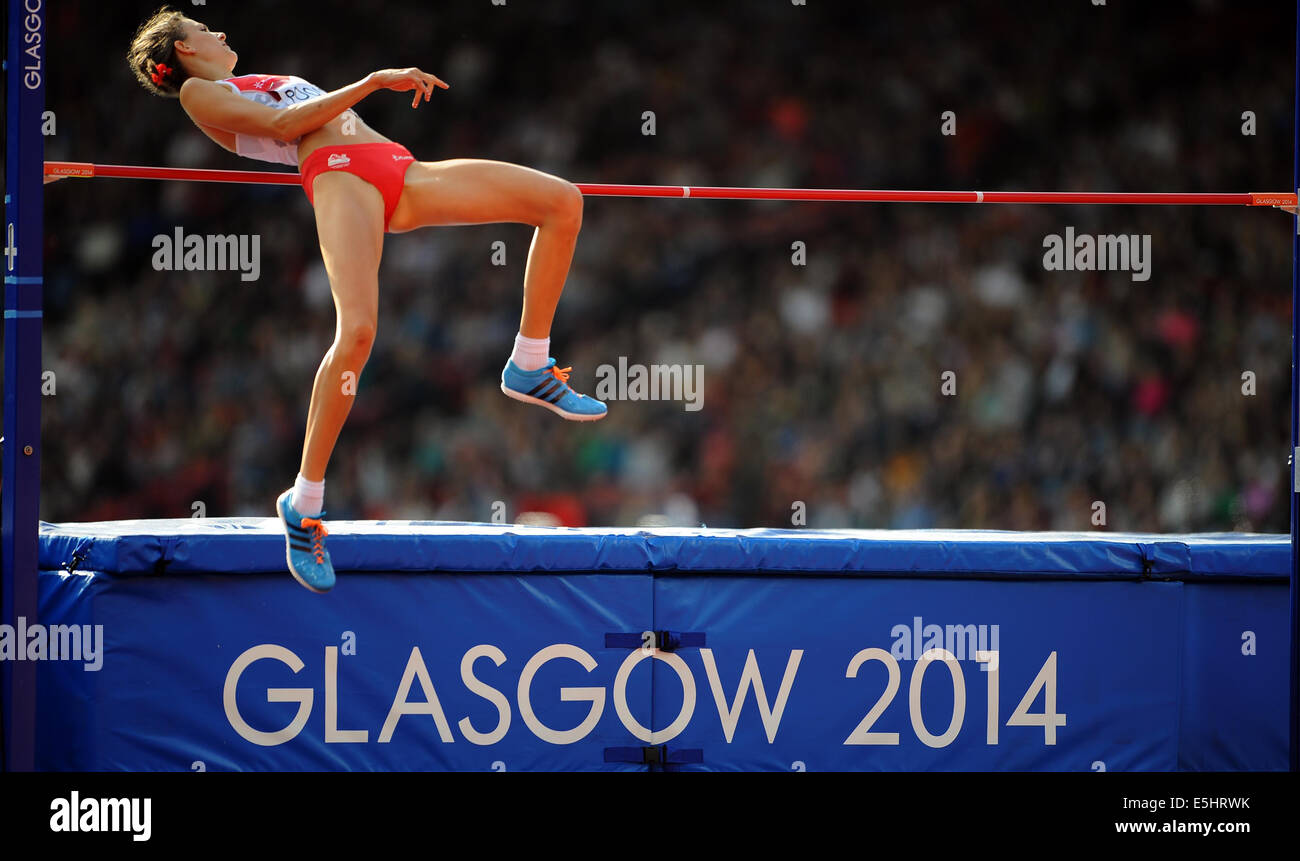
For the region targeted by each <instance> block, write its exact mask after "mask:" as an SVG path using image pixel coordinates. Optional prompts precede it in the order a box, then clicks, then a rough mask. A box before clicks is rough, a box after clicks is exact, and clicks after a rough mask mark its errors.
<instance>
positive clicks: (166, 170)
mask: <svg viewBox="0 0 1300 861" xmlns="http://www.w3.org/2000/svg"><path fill="white" fill-rule="evenodd" d="M69 177H83V178H88V177H113V178H118V179H166V180H190V181H193V182H236V183H250V184H264V185H265V184H269V185H298V184H299V182H300V181H301V177H300V176H299V175H298V174H296V173H287V172H284V171H260V170H203V169H198V168H185V167H137V166H132V165H120V164H90V163H88V162H74V161H47V162H45V178H46V182H53V181H54V180H56V179H65V178H69ZM575 185H577V186H578V189H579V190H580V191H581V192H582V193H583V194H585V195H588V196H594V197H704V198H711V199H714V200H807V201H813V200H838V201H860V202H870V203H1083V204H1101V203H1113V204H1154V205H1164V206H1233V205H1235V206H1296V195H1295V194H1294V193H1287V192H1279V193H1273V192H1241V193H1235V194H1225V193H1219V194H1210V193H1207V194H1198V193H1183V192H1128V193H1124V192H1082V191H883V190H870V189H841V188H728V187H720V186H701V185H610V184H601V183H581V182H580V183H575Z"/></svg>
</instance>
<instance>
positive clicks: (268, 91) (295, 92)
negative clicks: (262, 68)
mask: <svg viewBox="0 0 1300 861" xmlns="http://www.w3.org/2000/svg"><path fill="white" fill-rule="evenodd" d="M217 83H218V84H225V85H226V86H228V87H230V89H231V90H233V91H234V92H235V93H236V94H237V95H240V96H243V97H244V98H246V99H250V100H252V101H254V102H257V103H258V104H259V105H266V106H267V107H268V108H273V109H275V110H283V109H284V108H287V107H289V106H290V105H296V104H299V103H301V102H306V101H310V100H311V99H315V98H319V97H320V96H323V95H325V91H324V90H322V89H321V88H320V87H317V86H316V85H315V84H311V83H308V82H307V81H304V80H303V79H302V78H299V77H298V76H297V75H240V76H239V77H237V78H225V79H223V80H220V81H217ZM300 140H302V138H298V139H297V140H294V141H292V142H285V141H280V140H276V139H275V138H268V137H256V136H254V135H241V134H236V135H235V152H237V153H239V154H240V155H242V156H245V157H247V158H255V159H257V160H259V161H270V162H275V163H276V164H288V165H292V166H293V167H297V166H298V141H300Z"/></svg>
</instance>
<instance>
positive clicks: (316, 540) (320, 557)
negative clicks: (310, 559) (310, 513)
mask: <svg viewBox="0 0 1300 861" xmlns="http://www.w3.org/2000/svg"><path fill="white" fill-rule="evenodd" d="M298 525H299V526H301V527H302V528H303V529H310V530H311V552H312V553H314V554H316V564H317V565H324V564H325V545H324V543H323V542H324V541H325V536H326V535H329V531H328V530H326V529H325V524H323V523H321V522H320V519H319V518H315V517H304V518H303V519H302V523H300V524H298Z"/></svg>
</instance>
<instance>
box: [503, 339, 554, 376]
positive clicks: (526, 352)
mask: <svg viewBox="0 0 1300 861" xmlns="http://www.w3.org/2000/svg"><path fill="white" fill-rule="evenodd" d="M550 353H551V339H550V338H525V337H524V336H523V335H522V334H520V335H515V351H514V352H513V353H511V354H510V361H512V362H514V363H515V364H516V365H518V366H519V368H520V370H523V371H535V370H537V369H538V368H544V367H546V360H547V359H549V358H550Z"/></svg>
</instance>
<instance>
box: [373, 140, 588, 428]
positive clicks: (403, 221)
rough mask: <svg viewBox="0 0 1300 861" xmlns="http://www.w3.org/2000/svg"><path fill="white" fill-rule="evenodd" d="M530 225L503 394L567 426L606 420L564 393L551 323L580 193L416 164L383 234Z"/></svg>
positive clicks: (543, 180) (510, 174)
mask: <svg viewBox="0 0 1300 861" xmlns="http://www.w3.org/2000/svg"><path fill="white" fill-rule="evenodd" d="M502 221H506V222H517V223H520V224H531V225H533V226H534V227H536V228H537V229H536V230H535V231H534V232H533V242H532V245H531V246H530V247H529V249H528V262H527V264H526V266H525V267H524V308H523V313H522V314H521V315H520V318H519V335H518V337H516V338H515V346H514V352H512V353H511V356H510V360H509V361H508V362H506V366H505V368H504V369H503V370H502V372H501V391H502V392H504V393H505V394H506V395H507V396H509V397H511V398H514V399H515V400H518V401H523V402H525V403H531V404H537V405H538V406H542V407H545V408H547V409H549V410H551V411H552V412H554V413H557V414H558V415H560V416H563V417H564V418H566V419H570V420H572V421H592V420H595V419H600V418H604V416H605V405H604V404H602V403H601V402H600V401H597V400H594V399H592V398H588V397H586V396H585V395H581V394H578V393H577V392H575V391H574V390H573V389H572V388H570V387H569V385H568V379H569V370H570V369H569V368H559V367H556V362H555V360H554V359H552V358H550V357H549V356H548V355H547V353H548V352H549V351H550V335H551V322H552V320H553V319H554V317H555V306H556V305H557V304H558V303H559V301H560V294H561V293H562V292H563V291H564V281H565V279H566V278H567V277H568V274H569V264H570V263H571V262H572V261H573V249H574V245H575V244H576V243H577V240H578V231H579V230H580V229H581V228H582V192H580V191H579V190H578V187H577V186H575V185H574V184H573V183H571V182H568V181H567V180H563V179H560V178H559V177H556V176H551V175H550V174H548V173H543V172H541V171H540V170H534V169H533V168H530V167H523V166H522V165H517V164H509V163H508V162H502V161H490V160H487V159H470V158H457V159H450V160H448V161H436V162H416V163H414V164H412V165H411V166H410V167H409V168H408V169H407V172H406V178H405V185H404V187H403V189H402V196H401V198H400V199H399V200H398V203H397V208H396V209H395V210H394V211H393V217H392V219H391V220H390V222H389V225H388V229H389V230H390V231H392V232H394V233H401V232H404V231H407V230H414V229H416V228H419V227H430V226H435V225H453V224H487V223H493V222H502Z"/></svg>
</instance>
